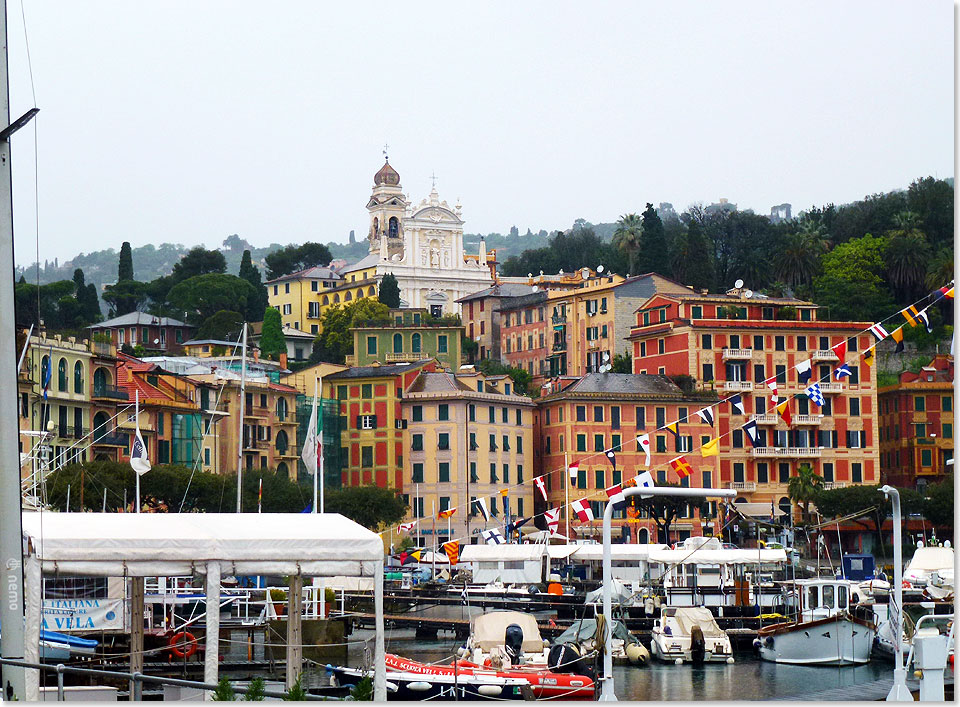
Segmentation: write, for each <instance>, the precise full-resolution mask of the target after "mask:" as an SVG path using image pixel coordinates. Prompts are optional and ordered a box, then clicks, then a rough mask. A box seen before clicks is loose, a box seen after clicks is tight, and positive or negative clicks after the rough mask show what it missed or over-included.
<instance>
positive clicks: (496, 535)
mask: <svg viewBox="0 0 960 707" xmlns="http://www.w3.org/2000/svg"><path fill="white" fill-rule="evenodd" d="M480 535H481V537H482V538H483V539H484V540H486V541H487V545H503V543H504V540H503V533H501V532H500V528H490V530H484V531H483V532H482V533H480Z"/></svg>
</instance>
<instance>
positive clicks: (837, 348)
mask: <svg viewBox="0 0 960 707" xmlns="http://www.w3.org/2000/svg"><path fill="white" fill-rule="evenodd" d="M830 350H831V351H833V352H834V353H835V354H836V355H837V358H839V359H840V363H843V362H844V361H846V360H847V340H846V339H844V340H842V341H841V342H840V343H839V344H834V345H833V346H831V347H830Z"/></svg>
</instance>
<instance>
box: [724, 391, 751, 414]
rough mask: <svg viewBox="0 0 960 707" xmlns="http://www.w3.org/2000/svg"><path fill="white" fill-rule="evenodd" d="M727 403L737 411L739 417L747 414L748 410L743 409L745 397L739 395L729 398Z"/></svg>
mask: <svg viewBox="0 0 960 707" xmlns="http://www.w3.org/2000/svg"><path fill="white" fill-rule="evenodd" d="M727 402H728V403H730V407H732V408H733V409H734V410H736V411H737V414H738V415H746V414H747V411H746V409H745V408H744V407H743V396H741V395H740V394H739V393H737V394H736V395H731V396H730V397H729V398H727Z"/></svg>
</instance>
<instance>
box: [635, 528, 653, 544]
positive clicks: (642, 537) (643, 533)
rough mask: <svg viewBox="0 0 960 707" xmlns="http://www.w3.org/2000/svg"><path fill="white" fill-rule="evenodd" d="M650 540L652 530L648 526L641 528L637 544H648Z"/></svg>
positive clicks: (638, 532)
mask: <svg viewBox="0 0 960 707" xmlns="http://www.w3.org/2000/svg"><path fill="white" fill-rule="evenodd" d="M649 542H650V531H649V530H647V529H646V528H640V530H638V531H637V544H639V545H647V544H648V543H649Z"/></svg>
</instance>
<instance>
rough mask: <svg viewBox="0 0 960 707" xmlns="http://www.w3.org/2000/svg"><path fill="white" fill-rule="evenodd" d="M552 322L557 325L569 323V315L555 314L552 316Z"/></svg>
mask: <svg viewBox="0 0 960 707" xmlns="http://www.w3.org/2000/svg"><path fill="white" fill-rule="evenodd" d="M550 323H551V324H554V325H557V324H566V323H567V315H566V314H554V315H553V316H552V317H550Z"/></svg>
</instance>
